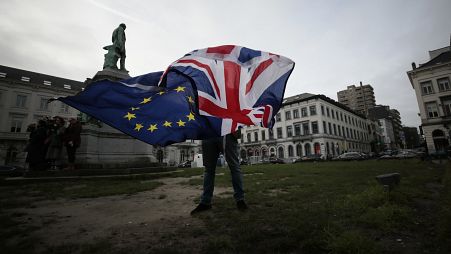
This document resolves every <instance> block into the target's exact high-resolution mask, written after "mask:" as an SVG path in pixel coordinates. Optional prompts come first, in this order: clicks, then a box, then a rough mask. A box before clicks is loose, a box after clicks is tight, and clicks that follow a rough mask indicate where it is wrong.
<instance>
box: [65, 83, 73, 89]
mask: <svg viewBox="0 0 451 254" xmlns="http://www.w3.org/2000/svg"><path fill="white" fill-rule="evenodd" d="M64 89H72V87H71V86H70V85H66V84H64Z"/></svg>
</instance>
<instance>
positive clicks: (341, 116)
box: [337, 112, 343, 122]
mask: <svg viewBox="0 0 451 254" xmlns="http://www.w3.org/2000/svg"><path fill="white" fill-rule="evenodd" d="M337 118H338V117H337ZM340 119H341V121H342V122H343V113H342V112H340Z"/></svg>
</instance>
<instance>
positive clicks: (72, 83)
mask: <svg viewBox="0 0 451 254" xmlns="http://www.w3.org/2000/svg"><path fill="white" fill-rule="evenodd" d="M2 79H7V80H15V81H19V82H29V83H32V84H38V85H43V86H46V87H47V86H49V87H53V88H61V89H70V90H76V91H81V90H82V88H83V87H85V84H84V83H83V82H80V81H76V80H71V79H65V78H59V77H55V76H50V75H46V74H42V73H37V72H32V71H26V70H21V69H16V68H13V67H8V66H4V65H0V80H2Z"/></svg>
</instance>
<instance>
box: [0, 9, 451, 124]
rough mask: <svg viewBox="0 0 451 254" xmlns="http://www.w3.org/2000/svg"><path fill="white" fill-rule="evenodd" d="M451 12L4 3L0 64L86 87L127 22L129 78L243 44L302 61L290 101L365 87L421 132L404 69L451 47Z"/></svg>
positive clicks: (0, 14) (290, 86)
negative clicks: (200, 51)
mask: <svg viewBox="0 0 451 254" xmlns="http://www.w3.org/2000/svg"><path fill="white" fill-rule="evenodd" d="M450 10H451V1H450V0H403V1H401V0H378V1H374V0H368V1H367V0H360V1H346V0H328V1H323V0H315V1H311V0H307V1H302V0H297V1H296V0H292V1H291V0H255V1H254V0H252V1H250V0H227V1H224V0H221V1H219V0H191V1H187V0H164V1H163V0H160V1H154V0H149V1H138V0H127V1H120V0H108V1H107V0H105V1H102V0H79V1H61V0H35V1H32V0H28V1H25V0H8V1H0V35H1V39H0V49H1V50H0V65H6V66H10V67H14V68H19V69H24V70H28V71H34V72H39V73H44V74H48V75H52V76H57V77H62V78H68V79H73V80H78V81H85V80H86V78H92V77H93V76H94V75H95V73H96V72H97V71H99V70H101V69H102V66H103V60H104V56H103V55H104V54H105V53H106V51H104V50H103V49H102V47H103V46H106V45H110V44H111V34H112V32H113V30H114V29H115V28H116V27H117V26H118V25H119V24H120V23H125V24H126V25H127V29H126V31H125V32H126V36H127V42H126V50H127V58H126V68H127V69H128V70H129V71H130V73H129V74H130V75H131V76H138V75H142V74H146V73H149V72H155V71H162V70H165V69H166V67H167V66H168V65H169V64H171V63H172V62H173V61H175V60H177V59H178V58H180V57H182V56H183V55H184V54H186V53H188V52H190V51H192V50H194V49H201V48H206V47H212V46H219V45H227V44H235V45H240V46H245V47H248V48H252V49H256V50H263V51H269V52H272V53H275V54H279V55H283V56H286V57H288V58H290V59H292V60H293V61H295V62H296V66H295V69H294V71H293V73H292V75H291V77H290V79H289V81H288V84H287V87H286V91H285V96H286V97H288V96H292V95H297V94H301V93H313V94H324V95H326V96H327V97H329V98H332V99H334V100H337V92H338V91H340V90H344V89H346V87H347V86H349V85H359V83H360V81H361V82H363V84H364V85H366V84H370V85H371V86H372V87H373V88H374V93H375V97H376V104H382V105H389V106H390V108H394V109H397V110H398V111H399V112H400V113H401V121H402V123H403V125H405V126H410V127H417V126H419V125H420V117H419V116H418V113H419V109H418V104H417V101H416V97H415V92H414V90H413V88H412V86H411V84H410V82H409V79H408V77H407V74H406V72H407V71H409V70H411V68H412V67H411V63H412V62H416V63H417V65H418V63H425V62H427V61H428V60H429V55H428V51H430V50H434V49H438V48H442V47H446V46H449V45H450V34H451V15H450V14H449V13H450Z"/></svg>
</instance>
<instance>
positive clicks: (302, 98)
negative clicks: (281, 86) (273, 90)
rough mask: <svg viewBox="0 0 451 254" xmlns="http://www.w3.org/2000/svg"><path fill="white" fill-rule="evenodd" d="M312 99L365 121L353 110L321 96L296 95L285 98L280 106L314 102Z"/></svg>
mask: <svg viewBox="0 0 451 254" xmlns="http://www.w3.org/2000/svg"><path fill="white" fill-rule="evenodd" d="M314 99H321V100H323V101H326V102H328V103H330V104H333V105H335V106H337V107H339V108H341V109H344V110H346V111H348V112H349V113H352V114H354V115H356V116H358V117H361V118H364V119H366V116H364V115H362V114H360V113H357V112H355V111H354V110H352V109H350V108H349V107H347V106H345V105H343V104H341V103H339V102H337V101H335V100H333V99H331V98H329V97H327V96H325V95H323V94H311V93H302V94H298V95H295V96H291V97H287V98H285V99H283V103H282V105H283V106H286V105H290V104H294V103H297V102H303V101H307V100H314Z"/></svg>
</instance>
